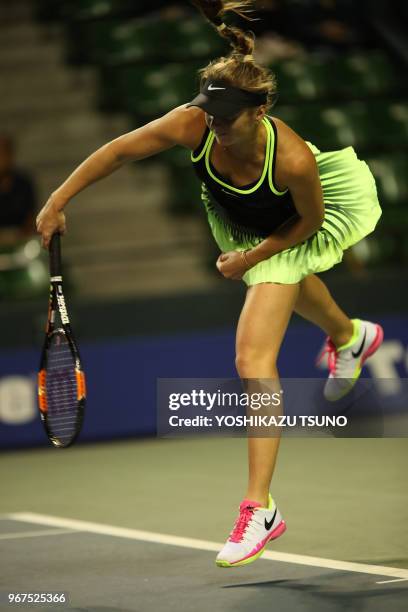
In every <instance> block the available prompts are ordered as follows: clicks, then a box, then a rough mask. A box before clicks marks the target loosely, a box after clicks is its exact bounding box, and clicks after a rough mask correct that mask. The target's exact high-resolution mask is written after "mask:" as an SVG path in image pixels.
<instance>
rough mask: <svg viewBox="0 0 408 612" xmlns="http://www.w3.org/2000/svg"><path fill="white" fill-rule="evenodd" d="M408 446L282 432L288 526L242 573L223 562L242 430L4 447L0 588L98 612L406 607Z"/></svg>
mask: <svg viewBox="0 0 408 612" xmlns="http://www.w3.org/2000/svg"><path fill="white" fill-rule="evenodd" d="M407 451H408V440H406V439H402V438H394V439H334V438H283V440H282V442H281V446H280V451H279V457H278V462H277V467H276V470H275V475H274V479H273V483H272V488H271V492H272V495H273V496H274V497H275V499H276V501H277V503H278V505H279V508H280V510H281V512H282V515H283V517H284V519H285V520H286V522H287V526H288V529H287V532H286V533H285V534H284V535H283V536H282V537H281V538H280V539H279V540H277V541H275V542H274V543H271V544H269V545H268V547H267V551H268V552H267V553H266V554H265V555H264V556H265V558H262V559H260V560H259V561H257V562H255V563H254V564H251V565H248V566H246V567H245V568H234V569H219V568H216V566H215V564H214V558H215V555H216V551H217V546H218V544H220V545H221V544H222V543H223V542H224V541H225V539H226V537H227V536H228V533H229V532H230V530H231V528H232V526H233V523H234V520H235V518H236V515H237V506H238V504H239V502H240V500H241V498H242V497H243V496H244V494H245V484H246V469H247V468H246V441H245V440H244V439H231V438H218V439H189V440H187V439H184V440H127V441H123V442H112V443H103V444H102V443H100V444H94V445H77V446H74V447H73V448H71V449H66V450H55V449H53V448H51V447H50V448H43V449H37V450H29V451H19V452H8V453H4V454H3V455H2V457H1V464H2V467H1V490H2V495H1V499H0V513H1V516H0V518H1V520H0V549H2V550H3V554H1V555H0V558H1V562H0V563H1V565H2V571H1V572H0V575H2V579H0V581H1V582H2V584H1V587H0V591H5V590H6V589H8V588H14V589H24V588H26V589H27V588H30V589H31V590H33V589H34V588H35V586H36V585H38V588H40V585H39V582H41V584H42V586H41V588H43V589H44V588H48V589H51V588H52V587H55V588H62V587H64V588H65V589H66V590H67V591H69V593H70V599H71V601H72V602H73V605H75V606H78V607H70V609H73V610H91V611H92V612H93V611H97V610H100V611H101V612H102V611H103V612H108V611H113V610H124V611H126V612H129V611H133V610H149V611H150V610H152V612H153V611H154V612H156V611H161V610H180V611H183V612H184V610H185V611H187V610H194V612H198V611H201V610H203V611H204V610H209V609H212V610H213V611H217V612H218V610H219V611H220V612H221V611H222V612H224V611H227V610H242V611H244V610H248V611H249V610H252V609H259V610H267V609H270V607H268V606H270V605H271V604H272V603H273V601H275V600H276V601H278V602H279V610H280V611H281V610H282V611H283V612H286V611H289V609H291V610H299V611H303V610H312V609H314V610H318V611H319V612H320V611H322V612H323V611H325V612H326V611H327V610H330V611H331V610H333V612H334V611H336V612H337V611H340V610H344V606H345V605H346V607H347V609H351V610H364V612H365V611H368V612H374V611H375V612H377V611H378V612H381V611H382V610H386V609H387V608H388V607H389V608H390V609H392V610H398V611H399V610H401V611H402V610H406V609H407V601H408V571H407V570H408V552H407V551H408V530H407V529H406V525H407V518H408V491H407ZM21 531H23V532H25V534H24V536H23V537H21V535H19V534H20V532H21ZM78 532H79V533H78ZM183 538H184V539H183ZM38 563H40V564H41V567H42V568H43V570H44V571H43V572H39V570H38ZM357 564H359V565H357ZM378 566H381V567H378ZM47 577H48V578H47ZM47 580H48V583H47ZM118 581H119V583H121V584H122V586H123V592H122V594H121V595H120V596H119V595H118ZM58 584H60V585H61V586H60V587H57V585H58ZM86 584H89V585H90V587H89V589H88V591H87V589H86V587H85V585H86ZM166 585H167V586H166ZM233 587H234V588H233ZM235 587H236V588H235ZM238 587H239V588H238ZM244 587H245V588H244ZM119 590H120V589H119ZM194 593H195V594H196V596H197V598H198V599H197V603H196V604H195V603H194ZM84 606H85V607H84ZM3 609H4V610H9V609H10V610H11V609H12V607H11V606H3V607H1V606H0V610H3ZM25 609H27V608H25ZM33 609H37V610H38V609H41V610H42V609H44V610H49V609H50V608H49V607H48V608H46V607H44V608H42V607H36V608H33ZM62 609H63V608H62ZM275 609H277V608H275Z"/></svg>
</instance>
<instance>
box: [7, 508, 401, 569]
mask: <svg viewBox="0 0 408 612" xmlns="http://www.w3.org/2000/svg"><path fill="white" fill-rule="evenodd" d="M3 517H5V518H7V519H9V520H12V521H21V522H25V523H33V524H37V525H48V526H49V527H61V528H65V529H72V530H77V531H82V532H84V531H85V532H89V533H97V534H100V535H109V536H114V537H117V538H126V539H128V540H140V541H142V542H155V543H156V544H169V545H171V546H181V547H183V548H194V549H198V550H211V551H216V552H218V551H219V550H220V548H221V547H222V546H223V544H219V543H218V542H209V541H207V540H196V539H193V538H183V537H180V536H174V535H167V534H164V533H154V532H152V531H140V530H139V529H127V528H124V527H115V526H113V525H102V524H101V523H90V522H87V521H79V520H76V519H66V518H62V517H58V516H49V515H46V514H36V513H31V512H15V513H11V514H7V515H3ZM261 559H269V560H271V561H280V562H282V563H295V564H297V565H309V566H311V567H321V568H326V569H333V570H341V571H344V572H358V573H361V574H374V575H375V576H389V577H390V578H401V579H404V580H408V570H406V569H402V568H399V567H386V566H384V565H368V564H365V563H352V562H349V561H337V560H336V559H324V558H321V557H309V556H307V555H295V554H290V553H282V552H272V551H269V550H267V551H265V552H264V554H263V555H262V557H261Z"/></svg>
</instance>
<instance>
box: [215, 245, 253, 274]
mask: <svg viewBox="0 0 408 612" xmlns="http://www.w3.org/2000/svg"><path fill="white" fill-rule="evenodd" d="M215 265H216V266H217V269H218V271H219V272H221V274H222V275H223V276H225V278H229V279H231V280H241V279H242V277H243V276H244V274H245V272H248V267H247V265H246V264H245V261H244V259H243V258H242V255H241V253H239V251H228V252H227V253H221V255H220V256H219V257H218V259H217V263H216V264H215Z"/></svg>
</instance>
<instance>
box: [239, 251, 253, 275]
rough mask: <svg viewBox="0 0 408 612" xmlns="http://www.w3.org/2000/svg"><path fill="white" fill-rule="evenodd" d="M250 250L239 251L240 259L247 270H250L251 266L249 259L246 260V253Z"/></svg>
mask: <svg viewBox="0 0 408 612" xmlns="http://www.w3.org/2000/svg"><path fill="white" fill-rule="evenodd" d="M250 250H251V249H246V250H245V251H241V257H242V259H243V260H244V262H245V265H246V267H247V270H250V269H251V268H252V264H251V263H250V261H249V259H248V251H250Z"/></svg>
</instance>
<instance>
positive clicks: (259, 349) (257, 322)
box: [236, 283, 299, 358]
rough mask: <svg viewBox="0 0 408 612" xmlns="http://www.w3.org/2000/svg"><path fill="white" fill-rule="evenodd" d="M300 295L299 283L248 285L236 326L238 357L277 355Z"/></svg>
mask: <svg viewBox="0 0 408 612" xmlns="http://www.w3.org/2000/svg"><path fill="white" fill-rule="evenodd" d="M298 294H299V284H298V283H296V284H292V285H282V284H277V283H260V284H258V285H252V286H251V287H249V288H248V291H247V295H246V299H245V303H244V306H243V308H242V311H241V315H240V318H239V322H238V327H237V335H236V353H237V358H238V357H239V356H243V355H250V356H255V357H256V356H257V355H259V356H262V355H266V354H268V355H269V356H270V357H272V356H275V357H276V356H277V354H278V352H279V348H280V345H281V343H282V339H283V336H284V334H285V331H286V328H287V326H288V323H289V320H290V317H291V315H292V312H293V309H294V306H295V304H296V300H297V297H298Z"/></svg>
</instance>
